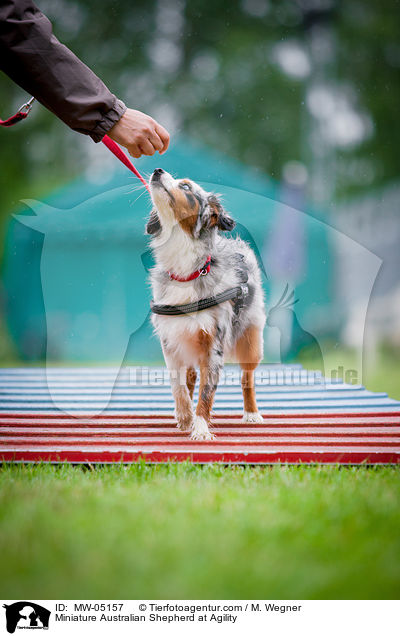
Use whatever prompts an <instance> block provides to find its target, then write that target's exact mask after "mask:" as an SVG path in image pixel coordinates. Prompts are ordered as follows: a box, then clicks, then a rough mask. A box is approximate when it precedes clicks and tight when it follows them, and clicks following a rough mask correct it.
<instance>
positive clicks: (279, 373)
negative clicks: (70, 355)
mask: <svg viewBox="0 0 400 636" xmlns="http://www.w3.org/2000/svg"><path fill="white" fill-rule="evenodd" d="M49 386H50V387H51V389H50V391H49ZM256 390H257V400H258V405H259V409H260V411H261V413H262V414H263V417H264V423H263V424H243V423H242V422H241V413H242V395H241V388H240V372H239V369H238V367H236V366H234V365H226V367H225V369H224V373H223V376H222V378H221V382H220V385H219V386H218V390H217V394H216V399H215V404H214V416H213V432H214V434H215V440H213V441H210V442H195V441H192V440H190V439H189V437H188V435H187V434H186V433H181V432H179V431H178V430H177V429H176V427H175V421H174V417H173V410H174V405H173V399H172V396H171V390H170V384H169V379H168V376H167V373H166V370H165V369H164V368H144V367H126V368H122V369H121V370H120V371H119V372H118V370H117V369H111V368H68V369H65V368H64V369H61V368H58V369H48V370H47V372H45V371H44V370H43V369H14V368H13V369H1V370H0V458H1V459H2V460H3V461H12V462H39V461H45V462H60V461H70V462H74V463H110V462H125V463H129V462H135V461H138V460H140V459H145V460H147V461H150V462H165V461H184V460H190V461H193V462H198V463H206V462H223V463H237V464H243V463H249V464H271V463H281V462H287V463H299V462H302V463H314V462H322V463H343V464H360V463H366V464H375V463H399V461H400V459H399V458H400V402H397V401H395V400H392V399H390V398H388V396H387V394H386V393H371V392H370V391H367V390H366V389H365V388H364V387H363V386H361V385H350V384H346V383H344V382H343V381H341V380H336V381H329V382H328V381H322V379H321V378H320V377H318V375H316V374H315V373H314V372H309V371H306V370H304V369H302V367H301V366H300V365H291V366H280V365H261V366H260V367H259V368H258V369H257V373H256ZM109 395H110V396H111V397H110V400H109V402H108V405H107V407H106V408H103V407H104V404H105V403H106V402H107V400H105V396H106V397H107V396H109ZM196 398H197V388H196V392H195V399H196ZM107 399H108V397H107Z"/></svg>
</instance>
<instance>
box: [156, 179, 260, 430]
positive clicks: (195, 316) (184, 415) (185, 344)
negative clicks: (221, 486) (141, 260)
mask: <svg viewBox="0 0 400 636" xmlns="http://www.w3.org/2000/svg"><path fill="white" fill-rule="evenodd" d="M150 193H151V198H152V202H153V206H154V207H153V209H152V211H151V213H150V217H149V220H148V222H147V225H146V233H147V234H149V235H151V249H152V251H153V255H154V259H155V266H154V267H153V268H152V269H151V270H150V283H151V287H152V293H153V302H154V305H153V307H152V309H153V314H152V323H153V326H154V329H155V332H156V333H157V335H158V337H159V339H160V342H161V347H162V350H163V354H164V359H165V362H166V365H167V369H168V371H169V375H170V378H171V388H172V393H173V396H174V400H175V417H176V420H177V427H178V428H179V429H180V430H181V431H188V432H189V431H190V433H191V435H190V436H191V439H194V440H210V439H213V437H214V436H213V435H212V433H211V431H210V417H211V409H212V405H213V401H214V395H215V391H216V388H217V385H218V380H219V376H220V372H221V370H222V368H223V365H224V360H225V359H230V360H235V361H237V362H239V364H240V366H241V369H242V391H243V401H244V415H243V421H244V422H253V423H261V422H262V421H263V419H262V416H261V414H260V413H259V411H258V408H257V403H256V395H255V388H254V370H255V369H256V367H257V365H258V364H259V362H260V361H261V359H262V353H263V328H264V324H265V310H264V297H263V290H262V284H261V275H260V270H259V267H258V264H257V260H256V257H255V255H254V252H253V251H252V250H251V249H250V247H249V246H248V245H247V243H245V242H244V241H242V240H241V239H240V238H236V239H232V238H228V237H226V236H224V235H223V232H229V231H231V230H232V229H233V228H234V226H235V222H234V220H233V219H232V218H231V216H230V215H229V214H228V212H226V210H225V209H224V208H223V206H222V203H221V200H220V198H219V197H218V196H217V195H215V194H214V193H210V192H206V191H205V190H204V189H203V188H201V187H200V186H199V185H198V184H196V183H194V182H193V181H191V180H189V179H174V178H173V177H172V176H171V175H170V174H169V173H168V172H165V171H164V170H162V169H161V168H159V169H157V170H155V171H154V172H153V174H152V175H151V178H150ZM231 290H237V291H236V292H235V293H237V294H238V298H236V299H229V300H225V301H224V300H223V297H224V295H225V296H226V295H227V294H228V295H229V293H230V291H231ZM219 297H220V298H221V297H222V300H221V302H218V303H215V304H214V305H212V303H213V301H215V300H218V298H219ZM210 302H211V306H208V305H209V304H210ZM191 303H194V304H193V305H190V304H191ZM198 303H199V304H198ZM201 304H203V305H204V304H205V305H206V306H207V308H205V309H201V310H200V305H201ZM197 309H198V310H197ZM175 311H177V312H178V313H177V314H176V315H175V314H174V313H173V312H175ZM165 312H167V313H165ZM168 312H170V313H168ZM171 312H172V315H171ZM196 367H199V368H200V385H199V399H198V403H197V406H196V411H195V413H194V412H193V405H192V400H193V392H194V387H195V383H196V379H197V373H196Z"/></svg>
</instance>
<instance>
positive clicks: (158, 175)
mask: <svg viewBox="0 0 400 636" xmlns="http://www.w3.org/2000/svg"><path fill="white" fill-rule="evenodd" d="M164 172H165V170H163V169H162V168H157V169H156V170H154V172H153V174H152V175H151V179H150V181H151V183H157V181H160V179H161V175H162V174H164Z"/></svg>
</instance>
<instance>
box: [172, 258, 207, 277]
mask: <svg viewBox="0 0 400 636" xmlns="http://www.w3.org/2000/svg"><path fill="white" fill-rule="evenodd" d="M210 269H211V254H209V255H208V256H207V260H206V262H205V263H204V265H203V267H201V268H200V269H196V271H195V272H192V274H190V276H188V277H187V278H182V277H181V276H176V274H173V273H172V272H168V275H169V277H170V278H171V280H177V281H179V282H180V283H187V282H188V281H190V280H195V279H196V278H199V276H207V274H208V272H209V271H210Z"/></svg>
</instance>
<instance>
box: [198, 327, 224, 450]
mask: <svg viewBox="0 0 400 636" xmlns="http://www.w3.org/2000/svg"><path fill="white" fill-rule="evenodd" d="M223 338H224V333H223V331H222V330H221V329H219V328H217V332H216V335H215V339H214V341H212V340H211V341H210V342H209V346H208V347H205V348H204V349H203V356H202V359H201V363H200V386H199V400H198V403H197V407H196V415H195V417H194V420H193V428H192V435H191V438H192V439H198V440H208V439H214V435H212V433H210V430H209V424H210V419H211V409H212V405H213V402H214V396H215V391H216V390H217V386H218V380H219V375H220V372H221V369H222V367H223V364H224V361H223ZM204 344H206V342H204Z"/></svg>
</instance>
